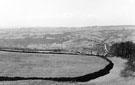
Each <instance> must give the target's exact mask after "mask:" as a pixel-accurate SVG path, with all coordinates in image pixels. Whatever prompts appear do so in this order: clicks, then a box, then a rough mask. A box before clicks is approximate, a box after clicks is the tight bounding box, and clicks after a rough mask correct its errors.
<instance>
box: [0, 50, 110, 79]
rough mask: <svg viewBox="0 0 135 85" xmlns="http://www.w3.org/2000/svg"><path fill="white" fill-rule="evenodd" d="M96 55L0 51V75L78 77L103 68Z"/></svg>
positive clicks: (102, 60) (100, 60) (104, 64)
mask: <svg viewBox="0 0 135 85" xmlns="http://www.w3.org/2000/svg"><path fill="white" fill-rule="evenodd" d="M107 64H108V61H106V60H104V59H102V58H100V57H96V56H84V55H66V54H36V53H15V52H3V51H1V52H0V76H8V77H17V76H19V77H43V78H45V77H77V76H83V75H85V74H89V73H93V72H96V71H99V70H101V69H103V68H104V67H105V66H106V65H107Z"/></svg>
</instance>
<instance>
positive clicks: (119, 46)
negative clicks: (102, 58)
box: [110, 41, 135, 59]
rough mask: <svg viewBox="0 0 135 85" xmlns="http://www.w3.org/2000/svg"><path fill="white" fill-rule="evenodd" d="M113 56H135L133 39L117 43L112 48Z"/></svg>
mask: <svg viewBox="0 0 135 85" xmlns="http://www.w3.org/2000/svg"><path fill="white" fill-rule="evenodd" d="M110 53H111V55H112V56H117V57H122V58H128V59H129V58H134V55H135V44H134V43H132V42H131V41H126V42H120V43H115V44H113V45H112V46H111V48H110Z"/></svg>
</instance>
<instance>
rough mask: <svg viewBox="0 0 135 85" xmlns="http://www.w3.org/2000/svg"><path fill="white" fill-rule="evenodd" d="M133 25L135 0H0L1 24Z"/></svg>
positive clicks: (45, 25) (134, 22) (25, 25)
mask: <svg viewBox="0 0 135 85" xmlns="http://www.w3.org/2000/svg"><path fill="white" fill-rule="evenodd" d="M95 25H135V0H0V27H34V26H41V27H43V26H44V27H61V26H62V27H63V26H64V27H75V26H77V27H78V26H95Z"/></svg>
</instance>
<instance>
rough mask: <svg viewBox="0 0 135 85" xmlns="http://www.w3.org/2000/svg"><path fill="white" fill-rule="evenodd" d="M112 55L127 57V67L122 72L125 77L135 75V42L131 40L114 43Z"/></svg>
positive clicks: (111, 49) (111, 48) (111, 50)
mask: <svg viewBox="0 0 135 85" xmlns="http://www.w3.org/2000/svg"><path fill="white" fill-rule="evenodd" d="M109 54H111V56H116V57H121V58H124V59H127V60H128V61H127V62H126V68H125V69H124V70H123V71H122V72H121V75H122V76H123V77H135V75H133V74H134V72H135V44H134V43H133V42H131V41H126V42H119V43H114V44H113V45H112V46H111V47H110V52H109Z"/></svg>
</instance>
